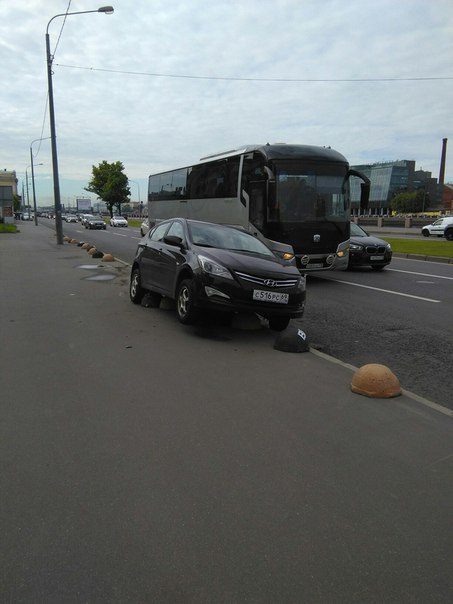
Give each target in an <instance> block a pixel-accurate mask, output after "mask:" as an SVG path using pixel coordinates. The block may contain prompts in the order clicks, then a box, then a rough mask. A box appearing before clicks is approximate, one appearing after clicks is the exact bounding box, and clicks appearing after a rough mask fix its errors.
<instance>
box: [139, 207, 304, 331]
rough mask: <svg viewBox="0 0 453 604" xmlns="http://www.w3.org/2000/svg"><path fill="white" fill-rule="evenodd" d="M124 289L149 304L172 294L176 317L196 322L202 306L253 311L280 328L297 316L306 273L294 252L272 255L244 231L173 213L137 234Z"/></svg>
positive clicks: (258, 241)
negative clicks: (173, 217)
mask: <svg viewBox="0 0 453 604" xmlns="http://www.w3.org/2000/svg"><path fill="white" fill-rule="evenodd" d="M129 294H130V298H131V300H132V302H134V303H135V304H140V303H141V301H142V298H143V297H144V296H145V294H148V300H149V305H150V306H155V307H157V306H159V303H160V299H161V298H162V297H168V298H170V299H173V300H176V312H177V315H178V319H179V321H180V322H181V323H184V324H191V323H195V322H196V321H197V319H198V318H199V316H200V314H201V311H202V309H209V310H216V311H219V312H221V313H229V314H230V313H234V312H255V313H257V314H259V315H261V316H263V317H265V318H267V319H268V320H269V326H270V328H271V329H274V330H276V331H281V330H283V329H285V328H286V327H287V325H288V323H289V320H290V319H291V318H293V317H294V318H295V317H302V316H303V313H304V306H305V277H304V276H303V275H301V274H300V273H299V271H298V270H297V268H296V266H295V262H294V255H293V254H289V253H288V255H287V259H283V258H279V257H277V256H276V255H275V254H274V253H273V252H272V250H270V249H269V248H268V247H267V246H266V245H264V243H262V242H261V241H260V240H259V239H257V238H256V237H254V236H253V235H252V234H250V233H248V232H247V231H244V230H241V229H237V228H234V227H228V226H223V225H218V224H212V223H208V222H199V221H195V220H187V219H183V218H175V219H172V220H166V221H164V222H160V223H158V224H157V225H156V226H154V227H153V228H152V229H151V230H150V231H149V233H148V234H147V235H146V236H145V237H144V238H143V239H141V240H140V242H139V244H138V248H137V252H136V256H135V259H134V261H133V264H132V270H131V279H130V289H129Z"/></svg>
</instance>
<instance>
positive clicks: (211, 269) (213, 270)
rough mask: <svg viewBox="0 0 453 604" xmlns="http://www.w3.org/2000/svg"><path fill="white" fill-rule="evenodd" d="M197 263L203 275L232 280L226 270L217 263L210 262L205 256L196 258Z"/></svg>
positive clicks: (231, 276)
mask: <svg viewBox="0 0 453 604" xmlns="http://www.w3.org/2000/svg"><path fill="white" fill-rule="evenodd" d="M198 262H199V263H200V266H201V269H202V270H203V271H204V272H205V273H208V275H212V276H213V277H223V278H224V279H233V275H232V274H231V273H230V271H229V270H228V269H227V268H225V267H224V266H222V265H221V264H219V263H218V262H215V261H214V260H211V258H208V257H207V256H201V255H200V256H198Z"/></svg>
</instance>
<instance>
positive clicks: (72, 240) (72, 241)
mask: <svg viewBox="0 0 453 604" xmlns="http://www.w3.org/2000/svg"><path fill="white" fill-rule="evenodd" d="M70 243H79V240H78V239H71V241H70Z"/></svg>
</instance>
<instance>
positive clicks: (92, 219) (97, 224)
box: [83, 214, 106, 230]
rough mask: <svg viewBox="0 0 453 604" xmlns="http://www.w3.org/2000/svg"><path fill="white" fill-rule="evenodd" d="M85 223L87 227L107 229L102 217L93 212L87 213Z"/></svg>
mask: <svg viewBox="0 0 453 604" xmlns="http://www.w3.org/2000/svg"><path fill="white" fill-rule="evenodd" d="M83 224H84V225H85V228H86V229H104V230H105V229H106V224H105V222H104V221H103V220H102V218H97V217H96V216H92V215H91V214H85V218H84V221H83Z"/></svg>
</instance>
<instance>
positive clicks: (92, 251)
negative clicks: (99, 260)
mask: <svg viewBox="0 0 453 604" xmlns="http://www.w3.org/2000/svg"><path fill="white" fill-rule="evenodd" d="M95 252H97V249H96V248H95V247H90V249H89V250H88V253H89V254H90V256H92V255H93V254H94V253H95Z"/></svg>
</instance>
